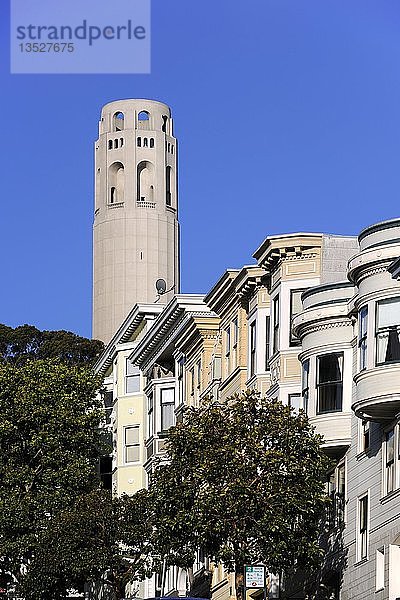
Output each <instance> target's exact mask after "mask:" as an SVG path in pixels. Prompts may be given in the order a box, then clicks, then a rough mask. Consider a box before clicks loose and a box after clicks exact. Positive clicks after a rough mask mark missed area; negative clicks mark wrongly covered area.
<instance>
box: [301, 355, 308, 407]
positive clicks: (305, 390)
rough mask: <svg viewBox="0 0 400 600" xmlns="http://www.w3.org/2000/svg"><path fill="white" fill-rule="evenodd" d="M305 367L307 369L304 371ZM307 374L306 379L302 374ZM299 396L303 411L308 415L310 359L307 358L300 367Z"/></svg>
mask: <svg viewBox="0 0 400 600" xmlns="http://www.w3.org/2000/svg"><path fill="white" fill-rule="evenodd" d="M305 365H307V369H305ZM305 373H307V377H305V376H304V374H305ZM305 384H306V385H305ZM301 396H302V400H303V410H304V412H305V413H306V414H308V408H309V401H310V359H309V358H307V359H306V360H305V361H303V363H302V365H301Z"/></svg>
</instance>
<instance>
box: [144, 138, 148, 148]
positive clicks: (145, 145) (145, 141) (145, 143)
mask: <svg viewBox="0 0 400 600" xmlns="http://www.w3.org/2000/svg"><path fill="white" fill-rule="evenodd" d="M147 146H148V140H147V138H143V147H144V148H147Z"/></svg>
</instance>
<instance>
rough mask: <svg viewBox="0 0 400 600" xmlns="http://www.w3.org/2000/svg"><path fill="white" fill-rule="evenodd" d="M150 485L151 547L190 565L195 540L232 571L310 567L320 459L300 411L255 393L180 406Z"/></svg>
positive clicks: (317, 441) (319, 504)
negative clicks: (183, 409)
mask: <svg viewBox="0 0 400 600" xmlns="http://www.w3.org/2000/svg"><path fill="white" fill-rule="evenodd" d="M167 448H168V460H167V463H166V464H163V465H161V466H159V467H158V469H157V471H156V473H155V476H154V478H153V482H152V485H151V489H150V491H151V493H152V495H153V502H154V506H155V511H156V513H157V514H156V527H155V530H154V537H153V542H154V546H155V552H157V553H158V554H159V555H160V556H163V557H165V558H166V561H167V564H175V565H179V566H182V567H189V566H191V564H192V563H193V559H194V554H195V551H196V549H197V548H202V549H203V551H204V552H205V553H206V555H208V556H210V557H212V558H214V559H215V561H217V562H219V561H221V562H223V563H224V565H225V567H226V568H227V569H228V570H229V571H236V575H237V577H236V581H237V586H238V593H239V594H240V591H241V590H240V586H239V583H240V580H241V577H242V573H243V566H244V565H245V564H254V563H258V562H262V563H264V564H265V565H267V567H268V569H269V570H270V571H271V572H274V573H279V574H282V573H289V572H290V571H291V570H292V569H293V567H294V566H296V568H301V567H303V566H308V567H310V566H312V565H317V564H318V562H319V560H320V558H321V550H320V547H319V544H318V538H319V531H320V519H321V514H322V512H323V508H324V505H325V503H326V495H325V490H324V484H323V479H324V473H325V471H326V468H327V460H326V458H325V455H324V453H323V451H322V449H321V438H320V437H319V436H318V435H316V434H315V433H314V432H313V429H312V427H311V426H310V424H309V422H308V419H307V417H306V415H305V414H304V413H301V414H300V415H296V414H294V413H293V411H292V410H291V409H290V408H288V407H285V406H283V405H282V404H281V403H280V402H278V401H275V400H272V401H269V400H266V399H264V398H260V397H259V395H258V394H257V393H255V392H246V393H244V394H243V395H241V396H240V397H239V396H236V397H234V398H231V399H230V400H229V401H228V402H227V403H224V404H220V403H217V402H210V403H206V404H205V405H203V406H201V407H200V408H189V409H187V411H186V414H185V417H184V421H183V423H181V424H179V425H177V426H176V427H175V428H173V429H172V430H170V436H169V440H168V445H167Z"/></svg>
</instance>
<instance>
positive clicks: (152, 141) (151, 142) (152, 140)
mask: <svg viewBox="0 0 400 600" xmlns="http://www.w3.org/2000/svg"><path fill="white" fill-rule="evenodd" d="M150 148H154V138H150Z"/></svg>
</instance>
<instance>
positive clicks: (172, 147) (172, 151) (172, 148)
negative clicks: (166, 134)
mask: <svg viewBox="0 0 400 600" xmlns="http://www.w3.org/2000/svg"><path fill="white" fill-rule="evenodd" d="M173 153H174V146H173V145H171V154H173Z"/></svg>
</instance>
